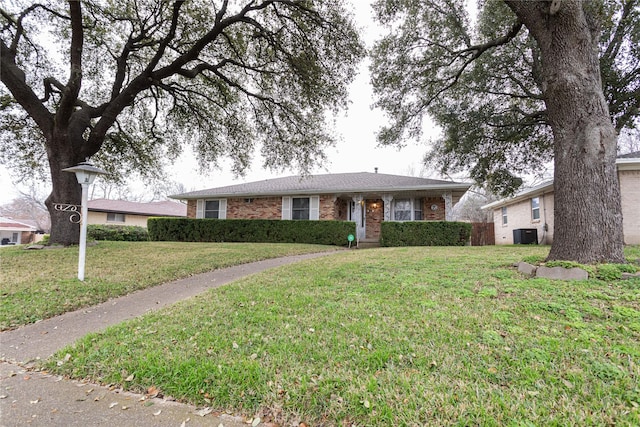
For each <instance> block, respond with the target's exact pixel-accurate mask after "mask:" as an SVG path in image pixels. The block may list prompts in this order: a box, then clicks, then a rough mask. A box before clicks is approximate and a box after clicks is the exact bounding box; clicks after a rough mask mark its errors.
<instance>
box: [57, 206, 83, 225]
mask: <svg viewBox="0 0 640 427" xmlns="http://www.w3.org/2000/svg"><path fill="white" fill-rule="evenodd" d="M53 208H54V209H55V210H57V211H60V212H70V213H71V215H69V221H71V222H72V223H74V224H80V221H82V215H81V213H80V206H78V205H68V204H65V203H56V204H54V205H53Z"/></svg>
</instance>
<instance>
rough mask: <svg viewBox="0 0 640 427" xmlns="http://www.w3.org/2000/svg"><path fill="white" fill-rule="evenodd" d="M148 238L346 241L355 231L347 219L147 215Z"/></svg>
mask: <svg viewBox="0 0 640 427" xmlns="http://www.w3.org/2000/svg"><path fill="white" fill-rule="evenodd" d="M147 227H148V230H149V238H150V239H151V240H156V241H157V240H168V241H178V242H256V243H313V244H318V245H338V246H340V245H346V244H347V237H348V236H349V234H354V235H355V232H356V225H355V223H354V222H350V221H280V220H268V219H225V220H219V219H194V218H149V220H148V221H147Z"/></svg>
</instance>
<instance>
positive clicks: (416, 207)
mask: <svg viewBox="0 0 640 427" xmlns="http://www.w3.org/2000/svg"><path fill="white" fill-rule="evenodd" d="M413 220H414V221H422V199H415V200H414V202H413Z"/></svg>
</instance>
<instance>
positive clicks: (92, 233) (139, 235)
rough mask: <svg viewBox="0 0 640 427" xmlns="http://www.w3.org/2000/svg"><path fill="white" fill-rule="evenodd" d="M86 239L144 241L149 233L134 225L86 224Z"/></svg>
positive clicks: (147, 238)
mask: <svg viewBox="0 0 640 427" xmlns="http://www.w3.org/2000/svg"><path fill="white" fill-rule="evenodd" d="M87 239H89V240H110V241H116V242H146V241H148V240H149V233H148V232H147V229H146V228H144V227H138V226H135V225H97V224H89V225H87Z"/></svg>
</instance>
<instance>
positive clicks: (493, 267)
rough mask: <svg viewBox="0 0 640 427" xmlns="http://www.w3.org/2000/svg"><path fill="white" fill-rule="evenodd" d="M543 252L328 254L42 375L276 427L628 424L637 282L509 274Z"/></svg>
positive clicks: (639, 394) (636, 362)
mask: <svg viewBox="0 0 640 427" xmlns="http://www.w3.org/2000/svg"><path fill="white" fill-rule="evenodd" d="M630 250H632V251H636V252H637V249H636V248H630ZM547 251H548V248H545V247H533V246H527V247H481V248H477V247H463V248H434V247H430V248H384V249H374V250H362V251H349V252H341V253H338V254H336V255H330V256H328V257H325V258H321V259H316V260H313V261H305V262H301V263H299V264H295V265H291V266H286V267H281V268H277V269H274V270H271V271H268V272H264V273H261V274H259V275H256V276H252V277H250V278H247V279H244V280H241V281H238V282H235V283H233V284H229V285H226V286H224V287H221V288H217V289H215V290H211V291H210V292H208V293H206V294H204V295H202V296H200V297H197V298H193V299H191V300H188V301H184V302H182V303H179V304H176V305H175V306H173V307H171V308H168V309H165V310H162V311H160V312H155V313H152V314H149V315H145V316H144V317H142V318H139V319H136V320H133V321H129V322H126V323H124V324H122V325H119V326H116V327H112V328H110V329H108V330H107V331H105V332H104V333H101V334H92V335H89V336H87V337H86V338H84V339H83V340H81V341H79V342H78V343H77V344H76V345H75V346H73V347H70V348H67V349H65V350H63V351H61V352H60V353H58V354H57V355H56V356H55V357H54V358H52V359H51V360H50V361H49V362H48V363H47V366H46V368H47V369H49V370H51V371H53V372H56V373H60V374H68V375H70V376H73V377H76V378H88V379H91V380H93V381H99V382H102V383H107V384H118V385H121V386H123V387H124V388H126V389H129V390H133V391H137V392H142V393H144V392H145V391H146V390H149V389H151V390H159V391H160V393H161V394H162V395H164V396H172V397H174V398H177V399H179V400H182V401H187V402H191V403H194V404H196V405H200V406H208V407H212V408H215V409H216V410H221V411H223V410H227V411H231V412H234V413H237V414H244V415H248V416H254V415H258V416H261V417H262V419H263V420H264V421H275V422H278V423H282V424H283V425H284V424H285V423H286V425H290V423H293V424H295V423H298V422H305V423H307V424H308V425H352V424H354V425H367V426H388V425H452V424H453V425H483V426H491V425H611V424H619V425H638V424H640V416H639V409H638V406H639V404H640V385H639V381H638V379H639V378H640V344H639V343H640V280H639V279H634V280H628V281H614V282H604V281H598V280H589V281H585V282H579V283H578V282H562V281H550V280H546V279H524V278H523V277H522V276H521V275H520V274H519V273H517V272H516V271H515V269H514V268H513V267H512V264H513V263H514V262H517V261H519V260H522V259H523V258H524V257H526V256H544V255H546V253H547ZM67 354H68V356H67ZM57 365H60V366H57ZM295 425H297V424H295Z"/></svg>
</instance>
